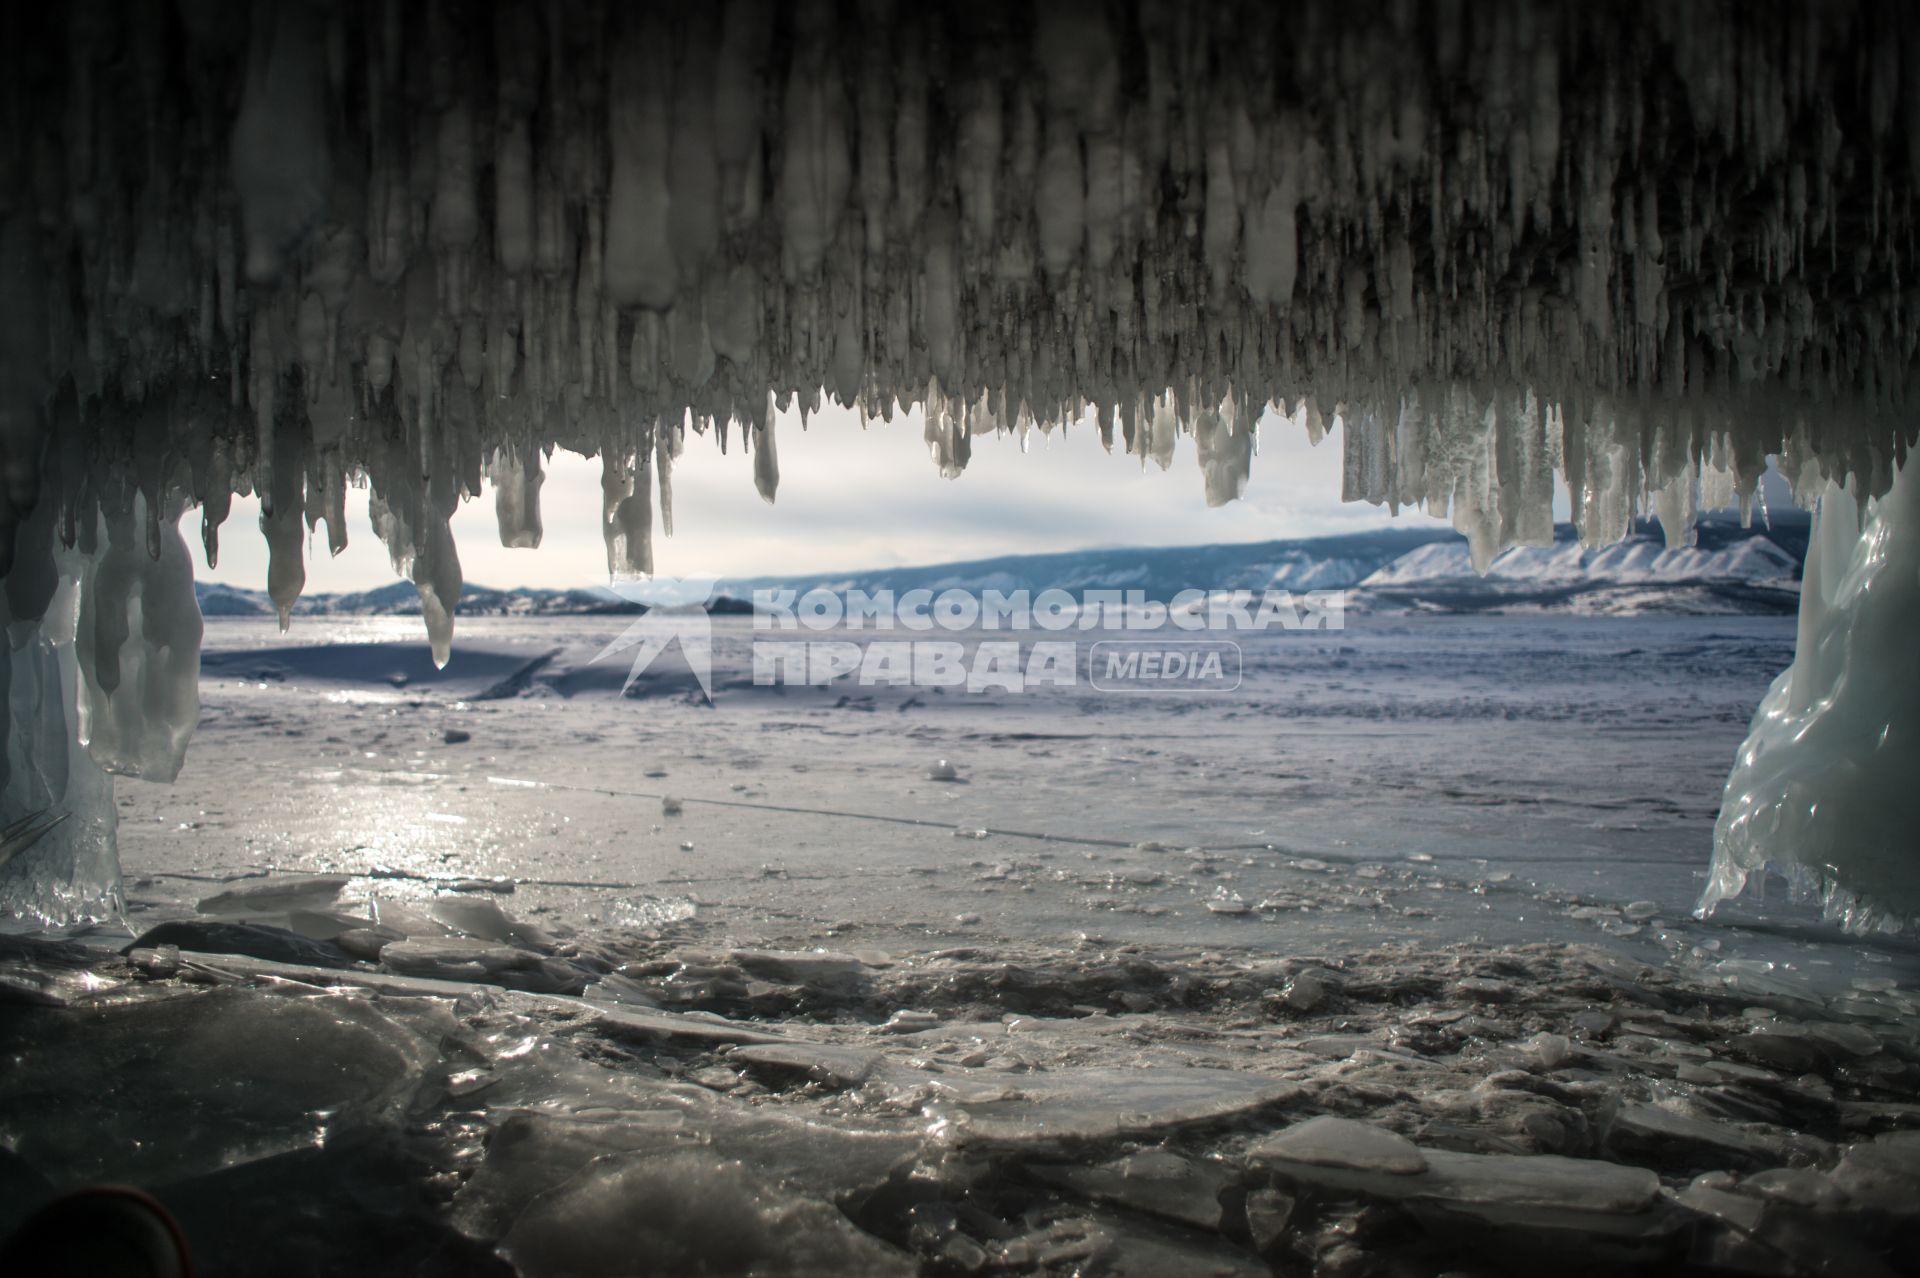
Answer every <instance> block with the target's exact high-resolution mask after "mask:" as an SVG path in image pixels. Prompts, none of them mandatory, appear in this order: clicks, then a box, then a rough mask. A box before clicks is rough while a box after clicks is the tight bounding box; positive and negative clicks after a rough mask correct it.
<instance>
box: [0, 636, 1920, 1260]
mask: <svg viewBox="0 0 1920 1278" xmlns="http://www.w3.org/2000/svg"><path fill="white" fill-rule="evenodd" d="M1349 620H1350V624H1349V628H1347V629H1345V630H1343V631H1337V632H1330V631H1299V632H1285V631H1279V632H1272V633H1269V634H1265V635H1262V636H1257V637H1252V638H1245V639H1243V640H1241V645H1240V649H1239V656H1240V659H1241V662H1242V664H1243V666H1244V669H1243V670H1242V671H1241V672H1240V674H1241V677H1240V679H1239V681H1238V686H1237V687H1236V688H1235V689H1234V690H1233V691H1232V692H1231V693H1230V694H1226V693H1204V692H1197V691H1196V692H1189V693H1185V694H1166V693H1162V694H1157V695H1144V694H1140V693H1138V692H1123V691H1106V692H1102V691H1099V690H1097V689H1095V688H1093V687H1090V686H1088V681H1086V680H1083V679H1076V681H1075V683H1074V684H1073V686H1050V687H1047V688H1043V689H1029V690H1027V691H1024V692H1021V693H1018V694H1014V693H1007V692H996V693H993V694H987V695H977V696H976V695H970V694H967V693H965V692H959V691H944V692H943V691H936V690H934V689H931V688H916V687H904V686H902V687H872V688H863V687H860V686H856V685H853V684H852V683H851V681H850V680H842V681H840V682H839V683H837V684H835V685H833V686H828V687H823V688H811V687H769V686H762V685H758V684H756V683H755V682H754V680H753V677H752V674H753V669H754V661H753V655H752V647H753V644H754V641H755V637H756V632H755V631H754V629H753V628H752V623H751V621H750V620H748V619H743V618H738V617H734V618H724V617H723V618H716V619H715V623H714V636H713V638H714V642H713V652H714V664H713V676H714V680H713V682H714V689H715V695H714V698H713V701H712V702H711V704H709V703H708V702H707V700H706V699H705V698H704V697H702V696H701V695H700V694H699V692H698V690H697V686H696V685H695V683H694V680H693V677H692V675H691V674H690V673H689V672H688V670H687V669H686V667H685V665H684V663H675V662H667V663H664V664H661V665H659V666H657V668H654V669H651V670H650V671H649V672H648V673H647V674H646V676H644V677H643V678H642V679H641V680H640V681H639V682H637V683H636V684H635V685H634V688H633V694H634V695H631V696H623V695H621V684H622V683H623V682H624V680H625V679H626V675H627V671H626V665H625V659H624V658H615V659H612V660H610V661H607V662H602V663H599V664H595V663H594V662H593V660H592V659H593V657H594V655H595V654H596V653H598V652H599V651H600V650H601V649H602V648H604V647H605V646H606V645H607V644H608V643H609V642H611V641H612V640H614V639H615V638H616V636H618V635H620V634H621V633H622V632H623V631H624V630H625V628H626V626H627V624H628V622H627V620H626V619H625V618H620V617H611V616H610V617H578V618H569V619H564V620H530V619H529V620H485V619H482V620H476V621H470V622H466V623H463V625H462V631H461V635H460V639H459V643H458V645H457V646H456V648H455V656H454V659H453V661H452V663H451V664H450V665H449V666H448V667H447V668H446V670H444V671H435V670H434V669H433V667H432V665H431V663H430V662H429V661H428V659H427V656H426V650H425V644H424V643H423V642H422V640H421V639H420V637H419V634H418V632H417V630H416V626H417V624H418V623H417V621H415V620H410V619H344V620H324V619H321V620H315V619H307V620H303V621H301V622H299V623H298V624H297V626H296V629H295V631H294V633H293V634H292V635H290V636H283V635H281V634H280V633H279V632H278V631H277V629H275V628H274V627H273V626H272V625H271V624H270V623H261V622H251V621H228V620H214V621H212V622H210V623H209V625H208V630H207V639H208V642H207V648H206V653H205V663H204V666H205V676H206V677H205V679H204V682H203V684H202V696H203V699H204V710H205V713H204V717H203V722H202V724H201V729H200V735H199V738H198V740H197V741H196V742H195V744H194V748H193V752H192V754H191V756H190V759H189V763H188V767H187V770H186V771H185V772H184V773H183V774H182V776H181V778H180V781H179V783H178V784H177V785H174V786H143V785H140V784H138V783H128V784H125V785H123V786H121V787H120V795H121V797H120V805H121V807H120V815H121V821H122V825H121V834H122V839H121V844H122V848H123V851H124V855H125V861H126V867H127V872H128V887H129V894H130V910H131V915H130V921H131V922H132V924H133V926H134V927H135V928H137V929H140V930H141V931H142V937H141V940H140V941H139V943H138V944H137V945H135V946H126V934H125V933H124V932H123V931H118V930H117V929H109V928H100V929H96V930H95V931H94V932H93V933H91V934H90V935H86V936H83V937H81V938H80V941H81V943H80V944H78V945H62V944H55V943H49V942H46V941H35V940H30V939H26V940H23V939H18V938H6V937H0V1056H4V1058H5V1059H6V1060H7V1061H8V1062H9V1068H8V1069H7V1070H6V1071H4V1072H0V1171H5V1172H6V1173H7V1174H8V1175H9V1176H10V1177H12V1181H11V1182H10V1183H13V1184H16V1185H18V1186H21V1188H20V1190H19V1191H18V1193H17V1195H16V1198H15V1200H13V1201H15V1202H17V1203H18V1204H26V1205H31V1204H32V1203H33V1202H35V1201H38V1200H39V1199H41V1198H44V1197H45V1196H46V1195H49V1194H52V1193H54V1192H57V1191H58V1190H60V1189H63V1188H71V1187H74V1186H77V1185H84V1184H89V1183H96V1182H99V1181H102V1180H116V1181H126V1182H130V1183H136V1184H140V1185H143V1186H146V1187H149V1188H151V1189H152V1191H153V1192H154V1194H155V1196H156V1197H157V1198H158V1199H159V1200H160V1201H161V1202H162V1203H164V1204H166V1206H167V1207H168V1208H169V1209H170V1210H171V1211H172V1212H173V1213H174V1214H175V1215H176V1217H177V1218H178V1219H179V1220H180V1222H181V1224H182V1227H183V1229H184V1230H185V1232H186V1235H187V1237H188V1238H189V1240H190V1241H191V1244H192V1246H193V1249H194V1252H195V1260H196V1266H197V1271H198V1272H204V1273H208V1274H215V1275H219V1274H236V1275H239V1274H250V1273H254V1272H258V1261H259V1257H261V1256H263V1255H267V1254H275V1255H287V1254H289V1252H291V1253H293V1254H294V1255H295V1256H296V1257H297V1261H298V1263H292V1264H291V1266H290V1267H287V1268H285V1270H284V1271H285V1272H289V1273H312V1274H316V1275H319V1274H328V1273H339V1272H364V1273H396V1274H401V1273H405V1274H414V1275H446V1276H448V1278H451V1275H454V1274H460V1275H468V1274H490V1275H499V1276H500V1278H510V1276H511V1275H519V1276H520V1278H561V1276H563V1275H581V1274H628V1273H633V1272H637V1271H639V1270H640V1269H647V1270H648V1271H651V1272H671V1273H680V1272H704V1273H793V1274H821V1275H826V1274H834V1275H840V1274H901V1275H905V1274H914V1273H917V1274H926V1275H953V1274H980V1273H992V1274H1049V1275H1065V1274H1070V1273H1073V1274H1078V1273H1085V1274H1095V1273H1098V1274H1106V1275H1132V1276H1134V1278H1162V1276H1164V1275H1186V1274H1218V1275H1249V1276H1252V1275H1260V1274H1270V1273H1285V1274H1292V1273H1304V1272H1307V1271H1308V1270H1309V1269H1311V1270H1312V1271H1313V1272H1316V1273H1329V1274H1332V1273H1363V1272H1405V1273H1414V1272H1421V1273H1433V1272H1443V1271H1472V1272H1538V1271H1539V1270H1540V1268H1542V1267H1543V1266H1545V1265H1547V1264H1557V1263H1562V1262H1563V1258H1564V1256H1565V1255H1566V1254H1578V1255H1580V1256H1581V1257H1582V1259H1583V1263H1584V1265H1585V1266H1586V1268H1585V1269H1584V1270H1583V1272H1594V1273H1631V1272H1646V1271H1648V1270H1649V1269H1656V1270H1659V1271H1661V1272H1666V1271H1668V1268H1670V1267H1671V1266H1673V1265H1675V1264H1678V1263H1681V1261H1682V1259H1683V1258H1685V1259H1687V1261H1688V1263H1691V1264H1693V1265H1695V1266H1696V1268H1694V1269H1689V1270H1688V1272H1696V1271H1720V1270H1733V1271H1737V1272H1752V1271H1753V1265H1754V1264H1755V1263H1759V1262H1761V1261H1764V1262H1765V1264H1767V1265H1769V1266H1772V1267H1771V1268H1769V1269H1766V1270H1765V1271H1766V1272H1784V1273H1808V1274H1812V1273H1818V1272H1831V1271H1832V1270H1831V1264H1832V1263H1833V1262H1834V1258H1835V1256H1840V1257H1842V1262H1841V1263H1844V1265H1845V1266H1846V1267H1847V1268H1848V1272H1858V1273H1862V1274H1868V1273H1880V1272H1888V1271H1887V1270H1885V1269H1884V1268H1881V1267H1878V1266H1879V1261H1878V1260H1877V1259H1876V1258H1875V1257H1876V1256H1877V1255H1879V1254H1889V1255H1891V1254H1894V1249H1896V1248H1897V1247H1898V1246H1899V1245H1900V1244H1899V1239H1900V1238H1902V1237H1906V1236H1907V1235H1905V1234H1902V1233H1900V1232H1899V1231H1901V1230H1910V1229H1911V1228H1912V1225H1913V1219H1914V1217H1913V1207H1912V1204H1913V1203H1914V1201H1916V1198H1915V1195H1916V1193H1920V1141H1917V1140H1916V1138H1915V1136H1914V1134H1913V1131H1912V1129H1914V1128H1915V1127H1917V1126H1920V1106H1917V1105H1915V1104H1914V1103H1913V1098H1914V1097H1915V1095H1916V1094H1920V1065H1916V1064H1915V1062H1916V1061H1920V1002H1916V1000H1915V997H1914V993H1913V991H1914V987H1915V985H1916V984H1917V983H1920V963H1916V960H1915V952H1914V950H1913V949H1912V947H1911V946H1909V945H1907V944H1905V943H1903V942H1901V941H1900V940H1898V939H1897V938H1885V937H1882V938H1876V939H1874V940H1871V941H1845V940H1842V939H1840V938H1839V937H1837V935H1836V934H1835V933H1833V932H1832V931H1831V930H1829V929H1825V928H1822V927H1821V926H1819V925H1818V924H1817V922H1816V921H1815V919H1814V916H1813V914H1812V912H1811V911H1809V910H1808V909H1806V908H1804V907H1791V906H1787V905H1786V904H1785V903H1783V902H1778V901H1775V902H1768V903H1765V905H1764V907H1759V906H1755V905H1752V904H1750V903H1742V904H1741V906H1740V908H1739V909H1738V910H1737V911H1731V912H1723V916H1722V917H1720V918H1718V919H1716V920H1713V921H1710V922H1707V923H1700V922H1696V921H1694V920H1693V919H1691V918H1690V917H1689V909H1690V907H1691V905H1692V902H1693V900H1694V897H1695V895H1696V893H1697V892H1698V890H1699V885H1700V875H1701V871H1702V869H1703V867H1704V866H1705V864H1706V860H1707V851H1708V846H1709V840H1710V836H1711V830H1712V823H1713V817H1714V809H1715V804H1716V800H1717V798H1718V794H1719V789H1720V786H1721V783H1722V779H1723V777H1724V775H1725V772H1726V768H1727V765H1728V761H1729V760H1730V758H1731V756H1732V753H1733V751H1734V748H1735V746H1736V745H1737V744H1738V742H1739V741H1740V739H1741V737H1742V735H1743V731H1744V726H1745V721H1746V719H1747V716H1748V714H1749V712H1750V709H1751V707H1752V705H1753V704H1754V702H1755V701H1756V700H1757V699H1758V698H1759V696H1760V695H1761V693H1762V691H1763V690H1764V688H1765V686H1766V684H1767V682H1768V681H1769V680H1770V679H1771V678H1772V677H1773V675H1774V674H1775V672H1776V671H1777V670H1778V669H1779V668H1780V667H1781V666H1782V665H1784V664H1785V663H1786V661H1787V660H1788V657H1789V645H1790V643H1791V639H1792V623H1791V621H1788V620H1751V619H1735V618H1713V619H1702V618H1680V617H1668V618H1640V619H1634V620H1625V619H1613V620H1578V621H1568V620H1546V619H1539V618H1534V619H1521V618H1511V617H1509V618H1485V617H1483V618H1478V619H1462V618H1453V617H1443V616H1421V617H1413V618H1399V617H1395V618H1387V617H1374V616H1355V617H1353V618H1350V619H1349ZM868 638H871V636H868ZM982 638H983V636H981V635H978V634H973V635H969V636H966V640H967V642H968V643H969V644H977V643H978V642H979V641H980V640H981V639H982ZM1072 638H1073V640H1074V641H1075V642H1082V641H1085V642H1089V643H1090V642H1093V641H1094V636H1090V635H1079V634H1076V635H1073V636H1072ZM843 640H844V641H849V642H851V640H850V639H849V638H848V636H847V635H846V634H845V633H844V632H842V633H838V634H836V635H833V636H830V637H829V641H832V642H840V641H843ZM869 651H870V650H869ZM969 655H971V656H977V655H978V649H977V647H976V648H973V649H972V650H971V651H970V654H969ZM943 761H945V763H946V764H947V765H948V766H949V767H950V768H951V770H952V773H951V779H944V780H942V779H935V777H936V776H941V777H945V776H947V775H948V774H947V771H946V770H945V769H943V768H941V767H940V765H941V763H942V762H943ZM111 947H125V950H124V953H116V952H115V951H114V948H111ZM1788 1194H1791V1195H1793V1196H1794V1197H1793V1198H1792V1203H1791V1204H1790V1205H1789V1206H1787V1207H1780V1206H1778V1205H1777V1204H1779V1203H1782V1202H1786V1201H1787V1199H1786V1198H1785V1197H1784V1196H1785V1195H1788ZM20 1210H24V1207H22V1208H20V1209H19V1210H15V1208H14V1207H13V1206H10V1205H9V1204H0V1228H4V1227H7V1226H8V1225H9V1223H10V1221H12V1220H13V1219H16V1218H17V1217H18V1216H19V1214H20ZM1835 1248H1839V1249H1840V1250H1839V1251H1836V1250H1835ZM1377 1265H1385V1266H1388V1267H1387V1268H1378V1267H1376V1266H1377ZM1663 1266H1665V1267H1668V1268H1663Z"/></svg>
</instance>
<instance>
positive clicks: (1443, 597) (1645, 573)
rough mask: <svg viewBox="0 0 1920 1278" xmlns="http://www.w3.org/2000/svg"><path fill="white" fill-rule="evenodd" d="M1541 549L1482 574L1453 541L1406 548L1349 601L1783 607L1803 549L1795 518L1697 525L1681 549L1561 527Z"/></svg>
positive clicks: (1799, 520)
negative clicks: (1580, 536)
mask: <svg viewBox="0 0 1920 1278" xmlns="http://www.w3.org/2000/svg"><path fill="white" fill-rule="evenodd" d="M1554 533H1555V535H1554V541H1553V544H1552V545H1550V546H1516V547H1514V548H1513V549H1511V550H1508V551H1506V552H1505V553H1504V554H1502V555H1500V556H1499V558H1497V559H1495V560H1494V561H1493V565H1492V567H1491V568H1489V569H1488V571H1487V573H1486V575H1485V576H1484V577H1483V576H1481V575H1479V574H1477V573H1475V572H1474V570H1473V564H1472V562H1471V561H1470V559H1469V558H1468V554H1467V545H1466V542H1465V541H1463V540H1451V541H1438V542H1433V543H1431V544H1429V545H1425V546H1420V547H1416V548H1415V549H1413V550H1410V551H1408V552H1407V553H1406V554H1404V555H1402V556H1400V557H1399V558H1398V559H1395V560H1394V561H1393V562H1392V563H1390V564H1387V565H1385V566H1384V567H1382V568H1380V569H1377V570H1376V571H1374V572H1372V573H1370V574H1368V575H1367V576H1366V577H1365V578H1364V579H1363V580H1361V581H1360V582H1359V583H1357V587H1356V596H1357V603H1358V606H1359V607H1360V608H1362V609H1370V610H1374V611H1390V610H1394V609H1409V608H1411V609H1427V610H1436V609H1437V610H1444V611H1475V612H1479V611H1488V610H1492V609H1498V610H1500V611H1506V612H1513V611H1551V612H1573V613H1598V614H1605V613H1612V614H1620V613H1640V612H1784V611H1790V610H1791V609H1792V608H1793V607H1794V606H1795V605H1796V603H1797V599H1798V591H1799V579H1800V566H1801V561H1802V560H1803V559H1804V558H1805V555H1806V546H1807V533H1808V522H1807V518H1806V516H1805V515H1804V514H1801V513H1799V512H1789V513H1788V514H1786V515H1781V516H1776V517H1775V518H1774V519H1773V520H1772V521H1771V522H1770V523H1769V524H1768V525H1767V526H1766V527H1764V528H1761V527H1753V528H1742V527H1741V526H1740V525H1739V523H1738V522H1737V521H1735V520H1733V519H1730V518H1725V517H1718V516H1715V517H1709V518H1707V519H1704V520H1702V521H1701V523H1700V525H1699V527H1698V528H1697V529H1696V532H1695V542H1694V544H1693V545H1691V546H1676V547H1673V548H1671V549H1669V548H1668V546H1667V544H1666V540H1665V538H1664V537H1663V536H1662V535H1661V533H1660V531H1659V529H1658V527H1657V526H1656V525H1645V526H1642V527H1641V528H1640V529H1638V530H1637V531H1636V532H1635V534H1634V535H1633V536H1631V537H1628V538H1627V539H1625V540H1623V541H1620V542H1616V543H1615V544H1613V545H1610V546H1602V547H1598V548H1588V547H1586V546H1582V545H1581V544H1580V543H1579V541H1578V540H1577V538H1576V537H1575V535H1574V532H1573V529H1572V528H1571V527H1569V526H1567V525H1565V524H1562V525H1560V526H1558V527H1557V528H1556V529H1555V530H1554Z"/></svg>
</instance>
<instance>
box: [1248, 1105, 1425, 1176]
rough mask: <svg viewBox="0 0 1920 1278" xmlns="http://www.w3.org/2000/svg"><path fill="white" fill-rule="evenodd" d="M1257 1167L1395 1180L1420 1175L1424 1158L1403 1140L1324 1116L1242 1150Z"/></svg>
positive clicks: (1364, 1125)
mask: <svg viewBox="0 0 1920 1278" xmlns="http://www.w3.org/2000/svg"><path fill="white" fill-rule="evenodd" d="M1247 1159H1248V1161H1250V1162H1252V1163H1254V1164H1255V1165H1257V1166H1262V1167H1274V1166H1283V1165H1292V1164H1310V1165H1312V1166H1315V1167H1335V1168H1343V1169H1346V1170H1349V1171H1361V1172H1385V1173H1388V1174H1391V1175H1395V1176H1405V1175H1410V1174H1412V1173H1414V1172H1420V1171H1425V1170H1426V1168H1427V1159H1426V1156H1425V1155H1424V1154H1422V1153H1421V1152H1420V1148H1419V1146H1417V1145H1415V1144H1414V1143H1413V1142H1412V1141H1410V1140H1408V1139H1407V1138H1406V1137H1404V1136H1400V1135H1397V1134H1395V1133H1393V1132H1390V1131H1387V1130H1385V1129H1384V1128H1380V1127H1375V1126H1374V1125H1373V1124H1371V1123H1362V1122H1356V1121H1355V1120H1353V1119H1351V1118H1335V1117H1333V1116H1331V1115H1323V1116H1322V1117H1319V1118H1310V1119H1308V1120H1307V1121H1306V1122H1304V1123H1295V1124H1294V1125H1293V1126H1291V1127H1289V1128H1287V1129H1286V1130H1284V1131H1280V1132H1276V1133H1274V1134H1273V1135H1271V1136H1264V1137H1262V1138H1261V1139H1259V1140H1258V1141H1255V1142H1254V1143H1253V1144H1252V1145H1250V1146H1248V1148H1247Z"/></svg>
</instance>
